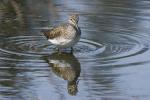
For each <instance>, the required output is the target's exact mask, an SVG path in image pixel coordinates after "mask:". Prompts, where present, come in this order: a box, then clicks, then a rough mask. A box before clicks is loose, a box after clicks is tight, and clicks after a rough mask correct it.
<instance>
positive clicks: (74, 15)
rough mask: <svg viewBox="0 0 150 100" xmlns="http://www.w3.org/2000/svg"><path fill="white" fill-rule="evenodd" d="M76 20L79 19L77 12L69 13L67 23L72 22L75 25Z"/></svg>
mask: <svg viewBox="0 0 150 100" xmlns="http://www.w3.org/2000/svg"><path fill="white" fill-rule="evenodd" d="M78 21H79V15H78V14H72V15H70V17H69V23H70V24H73V25H75V26H76V25H77V24H78Z"/></svg>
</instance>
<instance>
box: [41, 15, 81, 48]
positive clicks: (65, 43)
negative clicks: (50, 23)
mask: <svg viewBox="0 0 150 100" xmlns="http://www.w3.org/2000/svg"><path fill="white" fill-rule="evenodd" d="M78 20H79V17H78V15H76V14H74V15H71V16H70V17H69V20H68V23H64V24H62V25H59V26H57V27H54V28H52V29H50V30H45V31H43V34H44V35H45V37H46V38H47V39H48V41H50V42H51V43H52V44H54V45H56V46H57V47H58V48H59V47H64V48H66V47H72V46H73V45H75V44H76V43H77V42H78V41H79V39H80V35H81V30H80V28H79V27H78Z"/></svg>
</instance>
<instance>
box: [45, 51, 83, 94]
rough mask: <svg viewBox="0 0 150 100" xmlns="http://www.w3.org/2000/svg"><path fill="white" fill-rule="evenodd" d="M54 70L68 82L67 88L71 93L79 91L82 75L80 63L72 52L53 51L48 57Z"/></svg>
mask: <svg viewBox="0 0 150 100" xmlns="http://www.w3.org/2000/svg"><path fill="white" fill-rule="evenodd" d="M47 61H48V63H49V65H50V66H51V68H52V71H53V72H54V73H55V74H56V75H57V76H59V77H61V78H62V79H64V80H66V81H67V82H68V84H67V89H68V93H69V94H70V95H76V94H77V92H78V77H79V76H80V71H81V69H80V63H79V61H78V60H77V58H76V57H75V56H74V55H73V54H70V53H61V54H60V53H53V54H51V55H50V56H49V57H48V59H47Z"/></svg>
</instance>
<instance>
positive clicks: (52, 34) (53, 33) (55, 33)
mask: <svg viewBox="0 0 150 100" xmlns="http://www.w3.org/2000/svg"><path fill="white" fill-rule="evenodd" d="M65 29H66V25H61V26H59V27H55V28H53V29H50V30H43V31H42V32H43V34H44V35H45V37H46V38H47V39H54V38H57V37H60V36H61V34H62V33H64V32H65Z"/></svg>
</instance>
